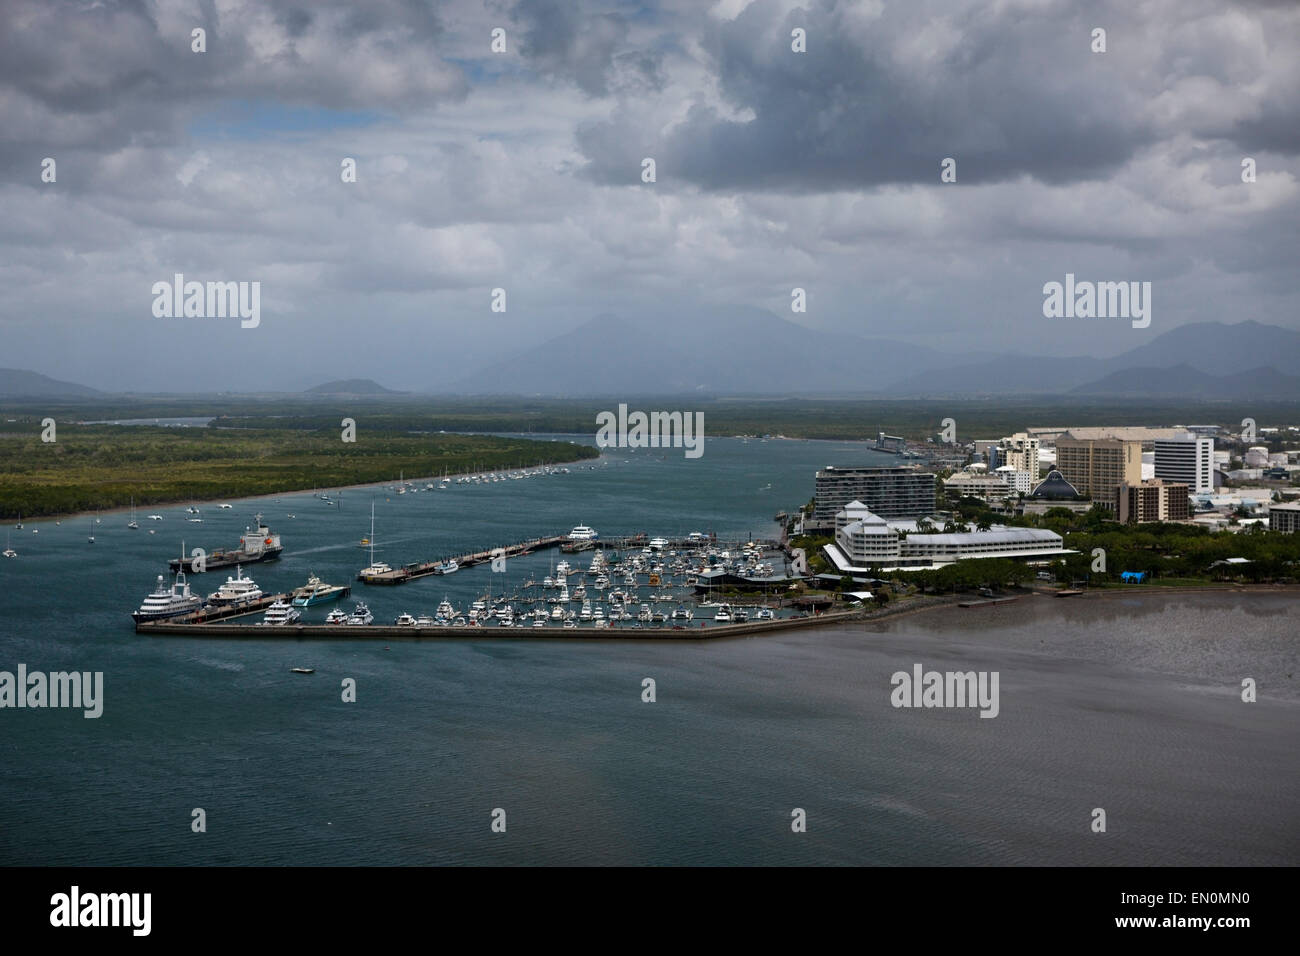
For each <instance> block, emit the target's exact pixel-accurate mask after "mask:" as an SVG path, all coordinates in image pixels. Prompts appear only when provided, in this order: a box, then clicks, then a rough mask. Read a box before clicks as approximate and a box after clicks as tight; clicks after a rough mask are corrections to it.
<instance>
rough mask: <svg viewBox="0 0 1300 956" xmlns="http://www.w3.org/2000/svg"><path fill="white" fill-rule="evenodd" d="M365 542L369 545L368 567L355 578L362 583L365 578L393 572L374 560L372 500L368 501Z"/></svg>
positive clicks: (373, 509)
mask: <svg viewBox="0 0 1300 956" xmlns="http://www.w3.org/2000/svg"><path fill="white" fill-rule="evenodd" d="M366 541H367V543H368V544H369V545H370V567H368V568H365V569H364V570H363V571H362V572H361V573H360V574H358V575H357V577H358V578H359V579H361V580H363V581H364V580H365V579H366V578H368V577H370V576H371V575H379V574H388V573H389V572H390V571H392V570H393V569H392V568H390V567H389V566H388V565H386V564H384V562H382V561H376V560H375V502H374V499H371V501H370V537H369V538H367V539H366Z"/></svg>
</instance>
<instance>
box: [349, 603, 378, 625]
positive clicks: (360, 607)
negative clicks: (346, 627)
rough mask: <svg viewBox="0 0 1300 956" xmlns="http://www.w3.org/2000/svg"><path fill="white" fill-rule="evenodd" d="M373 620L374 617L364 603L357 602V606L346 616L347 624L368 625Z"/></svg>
mask: <svg viewBox="0 0 1300 956" xmlns="http://www.w3.org/2000/svg"><path fill="white" fill-rule="evenodd" d="M374 619H375V616H374V615H373V614H371V613H370V608H368V607H366V605H365V603H364V602H362V601H358V602H357V606H356V607H355V608H353V609H352V613H351V614H349V615H348V621H347V622H348V623H349V624H369V623H370V622H371V621H373V620H374Z"/></svg>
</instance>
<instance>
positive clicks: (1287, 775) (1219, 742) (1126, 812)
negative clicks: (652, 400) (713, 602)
mask: <svg viewBox="0 0 1300 956" xmlns="http://www.w3.org/2000/svg"><path fill="white" fill-rule="evenodd" d="M873 460H879V461H883V462H884V463H890V462H892V459H889V458H888V457H887V456H880V457H879V458H877V456H873V455H870V454H868V453H864V452H861V451H860V450H858V448H857V447H855V446H852V445H850V444H847V443H820V442H783V441H769V442H766V443H760V442H757V441H755V440H751V441H749V442H748V443H744V442H741V441H739V440H714V441H711V442H710V443H709V444H708V448H707V451H706V453H705V456H704V457H703V458H702V459H699V460H695V461H686V460H685V459H684V458H683V457H682V456H681V453H680V451H678V452H677V453H676V455H674V454H672V453H671V451H666V452H665V453H663V455H662V457H661V456H660V453H659V452H656V453H654V454H651V453H650V452H648V451H638V452H635V453H627V452H615V453H610V454H607V455H605V456H604V457H603V458H602V459H601V460H600V462H597V463H595V469H594V470H588V469H587V467H586V466H585V465H570V466H569V467H570V469H571V474H569V475H567V476H557V477H546V478H532V479H527V480H521V481H507V482H500V483H496V484H491V485H477V486H464V485H454V486H453V487H452V489H450V490H447V491H431V492H423V491H422V492H420V493H418V494H414V495H411V494H407V495H402V496H397V495H395V494H388V493H385V492H384V491H383V489H379V490H378V492H376V493H375V494H376V495H377V497H376V521H377V525H378V539H379V541H380V542H381V543H382V545H383V557H384V558H385V559H386V560H388V561H389V563H393V564H397V563H403V562H406V561H411V560H416V559H424V558H430V557H436V556H439V555H441V554H448V553H452V552H454V551H458V550H463V549H467V548H470V547H473V548H479V547H484V546H492V545H495V544H498V543H502V542H504V541H508V540H515V539H518V538H524V537H529V536H533V535H540V534H553V533H557V532H563V531H567V530H568V529H569V528H570V527H572V526H574V525H577V524H580V523H582V524H590V525H592V526H594V527H595V528H597V530H599V531H600V532H601V533H602V534H604V535H611V534H616V533H624V532H635V531H646V532H648V533H650V534H655V533H663V534H667V535H676V534H684V533H686V532H688V531H693V530H703V531H709V530H713V531H716V532H717V533H718V534H719V535H721V536H724V537H727V536H740V535H746V534H753V535H760V536H761V535H769V534H771V533H773V531H774V530H775V528H774V526H773V525H772V523H771V516H772V514H774V513H775V512H776V511H777V510H779V509H781V508H784V507H790V506H793V505H795V504H798V503H801V502H803V501H806V500H807V499H808V498H809V497H810V495H811V494H812V471H813V470H814V469H815V468H817V467H821V466H824V465H826V464H829V463H832V462H834V463H840V464H852V463H867V462H871V461H873ZM769 482H770V483H771V485H772V488H771V490H762V491H760V490H759V489H761V488H763V487H764V486H765V485H767V484H768V483H769ZM371 497H372V492H371V491H369V490H349V491H345V492H344V493H343V496H342V498H343V508H342V511H341V512H339V511H335V510H334V509H331V508H329V507H328V506H325V505H324V504H323V503H321V502H320V501H319V500H317V499H314V498H312V497H311V496H310V495H308V494H295V495H284V496H280V499H279V500H278V501H277V500H276V498H267V499H259V500H255V501H249V502H231V504H234V505H235V507H234V508H233V509H232V510H231V511H218V510H216V509H215V508H214V507H212V506H203V517H204V523H203V524H189V523H187V522H185V521H184V518H185V514H184V508H183V507H172V508H166V509H152V512H153V513H161V514H163V515H164V521H163V522H150V521H148V520H147V519H145V518H144V514H145V513H146V512H142V513H141V526H142V527H141V530H140V531H128V530H126V528H125V524H126V520H127V519H126V517H125V516H123V515H121V514H120V513H117V514H111V515H104V516H102V522H101V524H100V525H99V526H98V527H97V530H96V544H95V545H93V546H91V545H87V544H86V530H87V529H86V527H85V526H86V525H87V523H88V521H89V519H86V518H81V519H76V520H65V521H64V522H63V524H62V526H57V527H56V526H55V525H54V524H53V522H28V523H27V529H26V530H24V531H23V532H13V537H14V546H15V548H16V549H17V550H18V551H19V552H20V554H21V557H19V558H18V559H16V560H12V561H3V562H0V654H2V656H0V668H4V669H10V670H12V669H13V668H14V667H15V666H16V665H17V663H18V662H24V663H26V664H27V665H28V667H29V668H31V669H40V670H61V669H67V668H75V669H78V670H92V671H93V670H102V671H104V672H105V685H106V688H105V696H106V702H105V707H104V715H103V716H102V717H101V718H99V719H98V720H86V719H84V718H83V717H82V716H81V713H80V711H48V710H47V711H39V710H37V711H34V710H5V711H0V755H2V759H3V764H4V767H5V772H4V774H2V775H0V864H16V863H68V864H73V863H75V864H127V863H152V864H208V863H224V864H259V863H261V864H285V863H297V864H345V863H370V864H382V863H399V864H440V863H464V864H469V863H647V864H651V863H655V864H666V863H687V864H704V863H708V864H783V863H790V864H816V863H830V864H851V863H878V864H903V863H907V864H968V863H976V864H983V863H988V864H1002V863H1034V864H1080V863H1114V864H1125V863H1128V864H1144V863H1155V864H1202V863H1210V864H1230V863H1231V864H1276V863H1293V862H1294V861H1295V859H1296V858H1297V851H1298V850H1300V822H1298V821H1297V811H1296V807H1297V806H1300V767H1298V763H1300V761H1297V758H1296V756H1295V753H1296V751H1295V740H1296V732H1297V730H1300V693H1297V691H1296V687H1297V684H1296V677H1297V676H1298V675H1297V672H1298V671H1300V667H1297V663H1298V662H1297V653H1296V650H1295V638H1294V635H1295V634H1296V633H1297V630H1298V629H1297V623H1298V621H1297V618H1298V615H1297V613H1296V609H1295V608H1296V601H1295V598H1294V597H1293V596H1291V595H1287V594H1278V595H1266V596H1256V595H1238V594H1231V593H1229V594H1203V595H1196V594H1188V595H1174V596H1170V597H1166V596H1150V597H1144V598H1131V597H1124V598H1118V599H1107V600H1104V601H1103V600H1077V601H1059V600H1054V599H1048V598H1026V599H1024V600H1022V601H1020V602H1017V603H1016V604H1012V605H1006V606H1002V607H996V608H981V609H978V610H957V609H953V610H951V611H947V610H945V611H938V612H929V613H925V614H918V615H913V616H910V617H902V618H898V619H894V620H891V621H887V622H883V623H879V624H872V625H868V626H863V625H857V626H854V627H844V628H823V629H810V630H806V631H799V632H782V633H778V634H774V635H767V636H762V637H756V638H749V639H738V640H728V641H722V642H715V643H708V644H677V643H673V644H667V643H663V644H661V643H655V642H649V641H644V642H635V641H632V642H628V641H622V640H620V641H618V642H602V641H594V640H586V641H578V642H564V641H534V640H530V639H529V638H527V637H526V636H521V637H520V638H519V639H510V640H501V639H491V640H486V639H479V640H473V639H470V638H467V639H466V640H464V641H436V642H435V641H394V642H392V643H391V644H390V645H388V646H385V645H384V644H382V643H380V642H375V641H355V642H344V641H340V642H319V643H315V642H298V641H285V640H279V641H218V640H191V639H176V638H142V637H137V636H135V634H134V633H133V632H132V630H131V625H130V620H129V618H128V617H127V615H128V614H129V612H130V610H132V609H133V608H134V607H135V606H136V605H137V604H138V602H139V600H140V598H141V597H142V596H143V594H144V593H145V591H147V590H148V588H149V587H150V585H151V584H152V581H153V579H154V577H155V576H156V575H157V574H158V573H159V572H160V571H162V570H164V564H165V560H166V558H167V557H168V556H170V555H172V554H175V553H177V552H178V551H179V545H180V537H181V535H184V536H185V539H186V545H187V546H194V545H202V546H205V547H208V548H212V547H215V546H218V545H227V546H229V545H231V544H234V543H235V541H236V540H237V538H238V535H239V533H240V532H241V531H242V529H243V527H244V525H245V524H247V523H248V521H249V520H250V518H251V515H252V513H253V512H254V511H256V510H262V511H263V512H264V513H265V515H266V518H267V520H268V521H269V522H270V524H271V526H272V527H273V528H274V529H276V530H279V531H281V532H282V533H283V535H284V539H285V546H286V550H285V555H284V557H283V559H282V560H281V561H280V562H278V563H271V564H265V565H261V564H259V565H253V566H251V568H250V570H251V572H252V573H253V575H254V577H255V578H256V579H257V580H258V582H259V584H261V585H262V586H263V587H269V588H274V589H276V590H281V589H286V588H289V587H292V586H296V585H298V584H301V583H302V582H303V581H304V580H305V579H306V576H307V573H308V572H309V571H310V570H315V571H316V572H317V573H318V574H320V575H321V576H322V577H323V578H324V579H326V580H330V581H345V580H347V581H350V580H351V578H352V576H353V575H355V572H356V570H357V569H358V568H360V567H361V566H363V565H364V564H365V563H366V560H367V558H368V555H367V553H366V552H364V551H362V550H361V549H359V548H358V547H357V543H358V542H359V540H360V539H361V537H363V536H364V535H366V534H367V533H368V530H369V521H370V511H369V506H370V500H371ZM290 513H293V514H295V515H296V517H295V518H293V519H289V518H287V517H286V515H287V514H290ZM32 527H38V528H39V530H40V534H39V535H32V534H31V531H30V529H31V528H32ZM150 527H152V528H154V529H155V530H157V532H158V533H157V534H156V535H148V534H147V533H146V532H147V529H148V528H150ZM92 556H93V558H94V561H93V563H92V561H91V558H92ZM529 562H532V564H531V565H530V563H529ZM548 565H549V556H548V555H546V554H545V553H543V554H539V555H536V556H533V557H532V558H525V559H519V560H518V561H516V560H513V559H512V561H511V562H510V565H509V569H508V572H507V575H506V576H507V577H508V578H510V579H511V580H512V581H514V580H516V579H518V580H522V579H523V578H524V577H525V576H539V577H540V576H541V575H540V574H537V572H538V571H539V570H540V571H541V572H542V573H544V571H545V568H546V567H547V566H548ZM226 573H227V572H225V571H219V572H212V573H209V574H206V575H200V576H194V580H195V582H196V583H199V584H200V586H201V588H202V589H203V590H205V591H207V590H213V589H215V587H216V585H217V584H218V583H219V582H220V580H224V577H225V575H226ZM497 577H498V578H499V577H500V576H499V575H498V576H497ZM491 580H492V575H491V573H490V571H489V570H488V568H487V567H486V566H481V567H479V568H473V569H467V570H465V571H461V572H458V573H457V574H455V575H451V576H447V577H442V578H438V577H434V578H425V579H421V580H419V581H415V582H412V583H410V584H406V585H403V586H400V587H397V588H391V589H389V588H362V587H360V586H358V589H357V592H355V593H357V594H358V595H359V596H361V597H363V598H364V599H365V600H366V601H367V602H368V603H370V605H371V607H372V608H373V609H374V610H375V614H376V618H377V620H381V621H382V620H385V619H386V618H391V617H392V616H395V615H396V614H397V613H398V612H400V611H402V610H409V611H411V612H412V613H419V612H421V611H426V612H431V611H432V610H433V607H434V605H436V603H437V601H438V600H440V599H441V598H442V596H443V595H444V593H446V594H447V595H448V596H449V597H450V598H451V599H452V601H453V602H454V603H459V604H461V605H462V606H464V604H465V602H466V601H467V600H468V599H469V598H471V597H472V596H473V595H475V594H477V593H481V592H482V591H483V590H484V589H485V588H486V587H487V586H489V585H490V582H491ZM349 603H350V602H349ZM327 610H328V606H327V607H326V608H325V609H323V610H320V609H311V612H310V613H311V614H312V615H315V616H322V617H323V614H324V613H325V611H327ZM915 662H920V663H922V664H924V665H925V667H926V668H927V669H938V670H958V669H960V670H969V669H976V670H985V669H987V670H998V671H999V673H1000V675H1001V713H1000V715H999V716H998V717H997V718H996V719H993V720H987V719H980V718H979V717H978V716H977V715H976V713H975V712H974V711H953V710H896V709H894V708H892V707H890V705H889V690H890V684H889V678H890V675H891V674H892V673H893V672H894V671H897V670H909V669H910V668H911V665H912V664H913V663H915ZM300 665H305V666H312V667H315V668H316V673H315V674H313V675H310V676H302V675H295V674H291V673H290V672H289V668H290V667H293V666H300ZM348 677H350V678H353V679H355V681H356V685H357V701H356V703H351V704H344V703H342V702H341V700H340V682H341V681H342V680H343V679H344V678H348ZM645 677H652V678H654V679H655V681H656V693H657V700H656V702H655V703H653V704H647V703H643V702H642V700H641V692H642V679H643V678H645ZM1243 677H1252V678H1254V679H1256V680H1257V681H1258V683H1259V688H1260V691H1259V693H1260V700H1259V702H1257V703H1255V704H1245V703H1242V702H1241V700H1240V697H1239V687H1240V682H1241V679H1242V678H1243ZM196 807H202V808H203V809H204V810H205V811H206V814H207V825H208V832H207V833H204V834H195V833H192V832H191V830H190V821H191V811H192V810H193V809H194V808H196ZM497 807H500V808H503V809H505V811H506V818H507V832H506V833H505V834H494V833H492V832H491V830H490V826H489V825H490V822H491V816H490V814H491V811H492V810H493V809H494V808H497ZM795 807H801V808H804V809H805V810H806V811H807V814H808V832H807V833H803V834H795V833H792V832H791V830H790V813H791V809H792V808H795ZM1094 807H1103V808H1105V809H1106V811H1107V814H1108V825H1109V826H1108V832H1107V833H1106V834H1094V833H1091V832H1090V831H1089V823H1090V821H1091V812H1092V810H1093V808H1094Z"/></svg>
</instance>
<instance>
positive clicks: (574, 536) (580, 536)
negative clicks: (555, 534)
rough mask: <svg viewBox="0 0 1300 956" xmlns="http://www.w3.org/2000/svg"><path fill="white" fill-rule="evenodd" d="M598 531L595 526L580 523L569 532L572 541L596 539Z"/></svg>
mask: <svg viewBox="0 0 1300 956" xmlns="http://www.w3.org/2000/svg"><path fill="white" fill-rule="evenodd" d="M596 537H597V535H596V531H595V529H594V528H588V527H587V526H586V525H585V524H580V525H578V526H577V527H576V528H574V529H573V530H572V531H570V532H569V540H570V541H595V540H596Z"/></svg>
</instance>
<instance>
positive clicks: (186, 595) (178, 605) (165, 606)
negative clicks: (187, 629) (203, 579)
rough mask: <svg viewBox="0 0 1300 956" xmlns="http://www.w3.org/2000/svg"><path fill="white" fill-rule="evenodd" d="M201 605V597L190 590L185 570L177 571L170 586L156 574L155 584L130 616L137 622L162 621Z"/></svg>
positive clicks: (194, 609) (193, 610) (193, 609)
mask: <svg viewBox="0 0 1300 956" xmlns="http://www.w3.org/2000/svg"><path fill="white" fill-rule="evenodd" d="M201 607H203V599H202V598H200V597H199V596H198V595H197V594H193V593H191V592H190V585H189V582H188V581H186V580H185V572H184V571H177V572H176V579H175V581H173V582H172V584H171V586H170V587H168V586H167V585H166V584H165V583H163V576H162V575H161V574H160V575H158V583H157V585H156V586H155V587H154V589H153V591H151V592H150V593H149V595H148V597H146V598H145V599H144V602H143V603H142V604H141V605H140V608H139V610H137V611H135V612H133V613H132V614H131V617H133V618H135V620H136V621H137V622H140V621H162V620H166V619H167V618H171V617H178V616H179V615H181V614H192V613H193V612H195V611H197V610H198V609H199V608H201Z"/></svg>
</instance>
